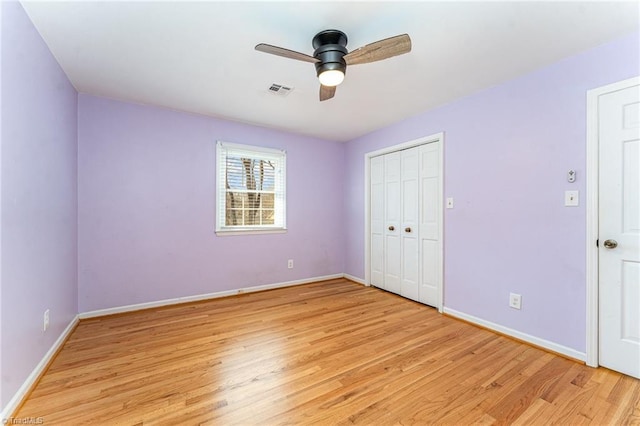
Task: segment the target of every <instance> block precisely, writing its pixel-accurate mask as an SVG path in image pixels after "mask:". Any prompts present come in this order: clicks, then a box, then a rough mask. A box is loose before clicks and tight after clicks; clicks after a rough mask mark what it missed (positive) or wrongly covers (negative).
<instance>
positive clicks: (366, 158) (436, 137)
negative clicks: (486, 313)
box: [364, 132, 444, 313]
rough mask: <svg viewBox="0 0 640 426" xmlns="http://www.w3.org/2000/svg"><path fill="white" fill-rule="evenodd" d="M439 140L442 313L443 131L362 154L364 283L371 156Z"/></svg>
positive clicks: (368, 241)
mask: <svg viewBox="0 0 640 426" xmlns="http://www.w3.org/2000/svg"><path fill="white" fill-rule="evenodd" d="M434 142H440V150H439V156H440V158H439V160H438V161H439V164H438V167H439V168H440V185H439V187H438V199H439V200H440V208H439V209H438V220H439V222H440V229H439V235H438V241H439V250H440V271H439V275H440V277H439V279H440V288H439V289H438V305H439V306H436V308H437V309H438V312H440V313H442V310H443V309H444V241H443V237H444V214H443V211H442V210H443V208H444V203H443V196H444V132H440V133H435V134H433V135H429V136H423V137H421V138H418V139H414V140H410V141H408V142H403V143H400V144H397V145H392V146H389V147H386V148H382V149H378V150H376V151H371V152H367V153H365V155H364V284H365V285H366V286H370V285H371V270H370V268H371V260H370V259H371V236H370V233H371V205H370V197H371V194H370V193H369V191H370V184H371V169H370V161H371V158H373V157H377V156H379V155H384V154H389V153H392V152H396V151H401V150H403V149H409V148H414V147H416V146H420V145H426V144H429V143H434Z"/></svg>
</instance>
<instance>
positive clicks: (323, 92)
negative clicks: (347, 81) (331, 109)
mask: <svg viewBox="0 0 640 426" xmlns="http://www.w3.org/2000/svg"><path fill="white" fill-rule="evenodd" d="M335 94H336V86H323V85H320V102H322V101H326V100H327V99H331V98H333V97H334V96H335Z"/></svg>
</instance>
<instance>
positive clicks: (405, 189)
mask: <svg viewBox="0 0 640 426" xmlns="http://www.w3.org/2000/svg"><path fill="white" fill-rule="evenodd" d="M400 155H401V157H400V158H401V161H400V169H401V173H400V180H401V182H402V187H401V188H402V194H401V199H402V213H401V214H402V216H401V219H402V220H401V223H400V228H401V229H400V235H401V237H400V238H401V241H402V253H401V256H402V277H401V278H402V279H401V288H400V294H401V295H402V296H404V297H406V298H408V299H412V300H415V301H419V300H420V287H419V285H418V280H419V278H420V277H419V272H420V271H419V269H418V265H419V258H418V254H419V250H418V249H419V247H418V246H419V236H420V232H419V214H420V210H419V199H420V192H419V185H420V147H416V148H411V149H407V150H404V151H401V153H400Z"/></svg>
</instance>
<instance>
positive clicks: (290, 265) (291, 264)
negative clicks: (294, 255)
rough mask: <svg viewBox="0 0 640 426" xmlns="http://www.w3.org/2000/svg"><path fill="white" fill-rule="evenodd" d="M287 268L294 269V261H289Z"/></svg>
mask: <svg viewBox="0 0 640 426" xmlns="http://www.w3.org/2000/svg"><path fill="white" fill-rule="evenodd" d="M287 268H289V269H293V259H289V260H288V261H287Z"/></svg>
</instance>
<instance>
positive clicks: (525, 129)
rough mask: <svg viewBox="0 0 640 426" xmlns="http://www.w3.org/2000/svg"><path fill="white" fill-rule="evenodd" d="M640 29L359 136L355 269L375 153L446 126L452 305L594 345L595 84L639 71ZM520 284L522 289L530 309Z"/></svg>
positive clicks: (358, 272) (352, 164) (360, 262)
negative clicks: (568, 202)
mask: <svg viewBox="0 0 640 426" xmlns="http://www.w3.org/2000/svg"><path fill="white" fill-rule="evenodd" d="M638 40H639V35H638V33H634V34H631V35H629V36H627V37H625V38H622V39H619V40H616V41H614V42H611V43H608V44H606V45H602V46H600V47H597V48H595V49H592V50H590V51H587V52H584V53H582V54H579V55H576V56H573V57H570V58H567V59H564V60H562V61H560V62H558V63H555V64H553V65H551V66H548V67H546V68H543V69H540V70H538V71H536V72H533V73H531V74H528V75H525V76H522V77H520V78H517V79H515V80H511V81H508V82H506V83H504V84H501V85H499V86H496V87H493V88H491V89H488V90H485V91H482V92H480V93H477V94H475V95H473V96H469V97H467V98H464V99H461V100H458V101H456V102H453V103H450V104H448V105H445V106H443V107H441V108H438V109H436V110H433V111H429V112H425V113H423V114H420V115H418V116H415V117H413V118H411V119H408V120H405V121H403V122H400V123H398V124H395V125H392V126H390V127H387V128H385V129H382V130H380V131H377V132H375V133H372V134H369V135H366V136H364V137H361V138H359V139H356V140H353V141H351V142H349V143H348V144H347V146H346V168H345V170H347V175H346V176H345V179H346V191H345V211H346V213H345V219H346V230H347V234H346V236H347V241H346V247H347V251H346V253H347V259H346V266H345V271H346V272H347V273H349V274H352V275H355V276H357V277H364V220H363V218H364V194H363V185H364V171H363V163H364V155H365V153H367V152H370V151H374V150H376V149H380V148H382V147H387V146H391V145H395V144H398V143H401V142H405V141H409V140H413V139H416V138H419V137H421V136H426V135H430V134H434V133H438V132H441V131H444V132H445V145H444V146H445V148H444V149H445V151H444V152H445V172H444V174H445V179H444V185H445V197H454V198H455V208H454V209H453V210H445V218H444V220H445V226H444V244H445V250H444V256H445V306H446V307H448V308H451V309H455V310H457V311H460V312H464V313H466V314H469V315H473V316H476V317H478V318H481V319H484V320H487V321H491V322H494V323H497V324H500V325H503V326H506V327H510V328H513V329H516V330H518V331H521V332H524V333H528V334H530V335H533V336H536V337H539V338H542V339H546V340H549V341H552V342H555V343H558V344H561V345H564V346H567V347H569V348H572V349H575V350H577V351H580V352H584V351H585V315H586V313H585V280H586V278H585V276H586V275H585V227H586V224H585V198H586V197H585V195H586V194H585V154H586V149H585V146H586V142H585V140H586V91H587V90H589V89H592V88H595V87H599V86H602V85H605V84H609V83H612V82H615V81H619V80H623V79H626V78H629V77H632V76H636V75H638V74H640V69H639V64H640V57H639V52H640V46H639V41H638ZM425 96H428V93H425ZM570 169H575V170H577V176H578V179H577V181H576V182H575V183H573V184H570V183H568V182H567V181H566V173H567V171H568V170H570ZM567 189H577V190H579V191H580V194H581V196H582V200H581V205H580V206H579V207H572V208H569V207H564V205H563V203H564V191H565V190H567ZM509 292H515V293H520V294H522V296H523V302H522V303H523V307H522V310H521V311H516V310H513V309H510V308H509V307H508V297H509Z"/></svg>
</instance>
